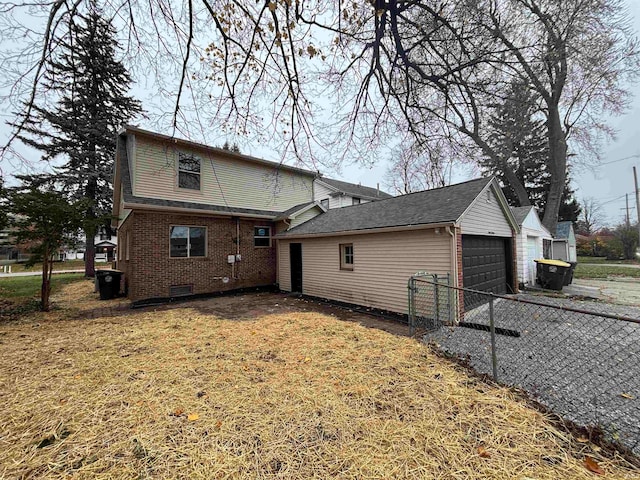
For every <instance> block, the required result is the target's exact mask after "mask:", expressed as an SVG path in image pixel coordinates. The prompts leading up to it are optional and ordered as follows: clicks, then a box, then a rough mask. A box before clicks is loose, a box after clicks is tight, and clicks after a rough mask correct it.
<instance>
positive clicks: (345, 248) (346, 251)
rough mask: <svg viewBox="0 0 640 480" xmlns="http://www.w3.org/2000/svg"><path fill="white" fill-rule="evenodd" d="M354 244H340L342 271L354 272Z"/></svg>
mask: <svg viewBox="0 0 640 480" xmlns="http://www.w3.org/2000/svg"><path fill="white" fill-rule="evenodd" d="M353 259H354V256H353V243H341V244H340V270H353Z"/></svg>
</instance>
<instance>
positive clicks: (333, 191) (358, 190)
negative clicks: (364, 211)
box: [313, 176, 392, 210]
mask: <svg viewBox="0 0 640 480" xmlns="http://www.w3.org/2000/svg"><path fill="white" fill-rule="evenodd" d="M391 197H392V195H389V194H388V193H386V192H382V191H380V188H371V187H364V186H362V185H356V184H354V183H349V182H343V181H341V180H334V179H332V178H327V177H322V176H321V177H318V178H316V179H315V181H314V182H313V199H314V200H315V201H316V202H318V203H320V204H321V205H322V206H323V207H324V208H325V210H329V209H330V208H340V207H350V206H352V205H359V204H361V203H367V202H373V201H376V200H383V199H385V198H391Z"/></svg>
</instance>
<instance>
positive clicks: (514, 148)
mask: <svg viewBox="0 0 640 480" xmlns="http://www.w3.org/2000/svg"><path fill="white" fill-rule="evenodd" d="M489 128H490V130H491V135H490V144H491V146H492V148H493V149H494V150H495V151H497V152H499V153H500V158H501V159H502V161H501V162H496V161H493V160H492V159H490V158H488V157H487V158H484V159H483V160H482V161H481V162H480V164H481V167H482V168H483V170H484V171H485V172H488V173H491V174H492V175H495V176H496V177H497V178H498V180H499V181H500V183H501V184H502V185H503V188H502V191H503V193H504V195H505V197H506V198H507V200H508V201H509V204H511V205H513V206H521V201H520V199H519V198H518V196H517V194H516V192H515V190H514V188H513V186H512V185H510V184H509V180H508V178H507V175H506V174H505V169H511V171H512V172H514V173H515V176H516V177H517V179H518V181H519V182H520V183H521V184H522V185H523V186H524V188H525V190H526V192H527V195H528V197H529V203H530V204H531V205H533V206H535V207H536V208H537V209H538V210H539V212H540V215H541V216H543V215H544V211H545V207H546V200H547V196H548V194H549V190H550V186H551V184H550V180H551V175H550V174H549V172H548V170H547V162H548V160H549V145H548V134H547V131H546V125H545V122H544V120H543V119H542V118H540V116H539V115H538V108H537V106H536V104H535V101H534V96H533V94H532V93H531V90H530V89H529V87H528V86H527V85H526V84H524V83H521V82H515V83H513V84H512V85H511V87H510V89H509V91H508V92H507V96H506V98H505V99H504V101H503V102H502V103H501V104H499V105H498V106H497V107H496V108H495V113H494V115H493V116H492V118H491V120H490V122H489ZM579 214H580V206H579V205H578V203H577V201H576V200H575V198H574V191H573V190H572V188H571V178H570V175H569V173H567V176H566V184H565V189H564V192H563V195H562V200H561V204H560V211H559V215H558V219H559V220H560V221H576V220H577V218H578V215H579Z"/></svg>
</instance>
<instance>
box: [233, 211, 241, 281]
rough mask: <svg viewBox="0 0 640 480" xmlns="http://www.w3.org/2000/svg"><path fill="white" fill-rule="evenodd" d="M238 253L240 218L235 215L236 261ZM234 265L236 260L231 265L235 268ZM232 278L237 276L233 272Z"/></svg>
mask: <svg viewBox="0 0 640 480" xmlns="http://www.w3.org/2000/svg"><path fill="white" fill-rule="evenodd" d="M238 255H240V218H238V217H236V258H235V260H236V261H238ZM235 266H236V262H233V267H234V268H235ZM233 278H236V279H237V277H235V272H234V277H233Z"/></svg>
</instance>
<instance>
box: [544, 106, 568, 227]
mask: <svg viewBox="0 0 640 480" xmlns="http://www.w3.org/2000/svg"><path fill="white" fill-rule="evenodd" d="M547 122H548V128H549V163H548V168H549V172H550V173H551V181H550V184H549V193H548V194H547V202H546V204H545V209H544V218H543V220H542V223H543V224H544V226H545V227H547V229H548V230H549V231H550V232H551V233H552V234H555V233H556V227H557V225H558V212H559V211H560V204H561V202H562V192H563V191H564V186H565V182H566V179H567V141H566V138H565V136H564V131H563V129H562V122H561V120H560V113H559V111H558V108H557V107H552V108H549V116H548V120H547Z"/></svg>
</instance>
